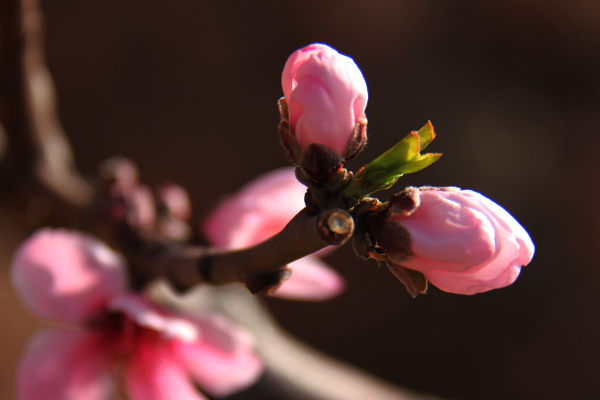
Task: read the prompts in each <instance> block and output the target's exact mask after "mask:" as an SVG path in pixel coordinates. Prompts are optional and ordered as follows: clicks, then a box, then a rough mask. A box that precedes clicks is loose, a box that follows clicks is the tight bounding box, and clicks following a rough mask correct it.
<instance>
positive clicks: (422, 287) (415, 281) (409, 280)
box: [387, 262, 428, 298]
mask: <svg viewBox="0 0 600 400" xmlns="http://www.w3.org/2000/svg"><path fill="white" fill-rule="evenodd" d="M387 265H388V268H389V269H390V271H391V272H392V274H394V276H395V277H396V278H398V280H399V281H400V282H402V284H403V285H404V286H406V290H408V293H410V295H411V296H412V297H413V298H414V297H417V295H418V294H424V293H427V283H428V281H427V278H426V277H425V275H423V274H422V273H420V272H419V271H415V270H412V269H408V268H404V267H403V266H401V265H396V264H394V263H390V262H388V263H387Z"/></svg>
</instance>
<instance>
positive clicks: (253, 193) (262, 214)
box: [203, 168, 306, 249]
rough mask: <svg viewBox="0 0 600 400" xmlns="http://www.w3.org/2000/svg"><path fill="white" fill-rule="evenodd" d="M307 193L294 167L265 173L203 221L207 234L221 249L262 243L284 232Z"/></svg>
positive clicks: (301, 207)
mask: <svg viewBox="0 0 600 400" xmlns="http://www.w3.org/2000/svg"><path fill="white" fill-rule="evenodd" d="M305 192H306V187H305V186H304V185H302V184H301V183H300V182H298V180H297V179H296V177H295V174H294V168H282V169H278V170H275V171H272V172H269V173H267V174H264V175H262V176H260V177H258V178H257V179H255V180H253V181H251V182H250V183H248V184H247V185H246V186H244V187H243V188H242V189H241V190H240V191H239V192H238V193H237V194H235V195H234V196H232V197H230V198H228V199H226V200H225V201H224V202H223V203H222V204H221V205H220V206H219V207H217V208H216V209H215V210H214V211H213V213H212V214H211V215H210V216H209V218H208V220H207V221H206V223H205V224H204V228H203V230H204V233H205V234H206V236H207V238H208V239H209V240H210V242H211V243H212V244H213V245H215V246H216V247H219V248H222V249H239V248H244V247H248V246H251V245H254V244H257V243H260V242H262V241H263V240H265V239H268V238H269V237H271V236H273V235H274V234H276V233H278V232H279V231H281V230H282V229H283V227H284V226H285V225H286V224H287V223H288V222H289V221H290V219H292V218H293V217H294V215H296V214H297V213H298V212H299V211H300V210H302V209H303V208H304V193H305Z"/></svg>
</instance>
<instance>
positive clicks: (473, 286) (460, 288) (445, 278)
mask: <svg viewBox="0 0 600 400" xmlns="http://www.w3.org/2000/svg"><path fill="white" fill-rule="evenodd" d="M520 272H521V264H512V265H508V266H506V265H503V266H502V268H493V266H492V267H490V268H484V269H482V270H479V271H477V272H474V273H465V272H451V271H429V272H426V273H425V276H426V277H427V279H428V280H429V281H430V282H431V284H432V285H435V286H437V287H438V288H439V289H441V290H443V291H445V292H448V293H456V294H477V293H483V292H488V291H490V290H493V289H500V288H503V287H506V286H509V285H511V284H513V283H514V282H515V281H516V280H517V278H518V277H519V274H520Z"/></svg>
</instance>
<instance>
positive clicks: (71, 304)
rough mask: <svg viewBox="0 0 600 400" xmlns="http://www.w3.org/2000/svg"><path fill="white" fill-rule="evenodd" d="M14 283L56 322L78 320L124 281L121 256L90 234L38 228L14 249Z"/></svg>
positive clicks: (35, 307)
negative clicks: (15, 250)
mask: <svg viewBox="0 0 600 400" xmlns="http://www.w3.org/2000/svg"><path fill="white" fill-rule="evenodd" d="M10 274H11V276H10V278H11V281H12V284H13V287H14V288H15V289H16V291H17V293H18V294H19V295H20V297H21V300H22V301H23V303H25V305H26V306H27V307H29V309H30V310H31V311H33V312H34V313H36V314H38V315H39V316H41V317H43V318H47V319H50V320H54V321H58V322H68V323H82V322H84V321H86V320H88V319H91V318H93V317H94V316H96V315H97V314H98V313H100V312H101V311H102V308H103V307H104V305H105V304H106V302H107V301H108V300H109V299H111V298H112V297H114V296H116V295H117V294H119V293H122V292H123V291H124V290H125V287H126V274H125V262H124V260H123V258H122V257H121V256H120V255H119V254H118V253H115V252H114V251H112V250H111V249H110V248H109V247H108V246H107V245H106V244H105V243H103V242H101V241H100V240H98V239H96V238H95V237H93V236H90V235H87V234H84V233H81V232H77V231H68V230H64V229H56V230H53V229H48V228H46V229H41V230H39V231H37V232H36V233H34V234H33V236H32V237H30V238H29V239H27V241H25V243H23V244H22V245H21V247H20V248H19V249H18V250H17V252H16V255H15V256H14V258H13V261H12V264H11V270H10Z"/></svg>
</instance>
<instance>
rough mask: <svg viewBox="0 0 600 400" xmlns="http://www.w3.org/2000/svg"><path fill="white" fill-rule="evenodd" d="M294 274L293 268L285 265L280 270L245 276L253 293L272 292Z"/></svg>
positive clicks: (247, 284) (247, 285)
mask: <svg viewBox="0 0 600 400" xmlns="http://www.w3.org/2000/svg"><path fill="white" fill-rule="evenodd" d="M291 275H292V270H291V269H289V268H287V267H285V268H282V269H280V270H278V271H275V272H271V273H268V274H263V275H254V276H246V277H244V282H245V284H246V287H247V288H248V290H249V291H250V293H252V294H272V293H273V292H275V291H276V290H277V289H279V287H280V286H281V285H282V284H283V282H285V281H286V280H288V278H289V277H290V276H291Z"/></svg>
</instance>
